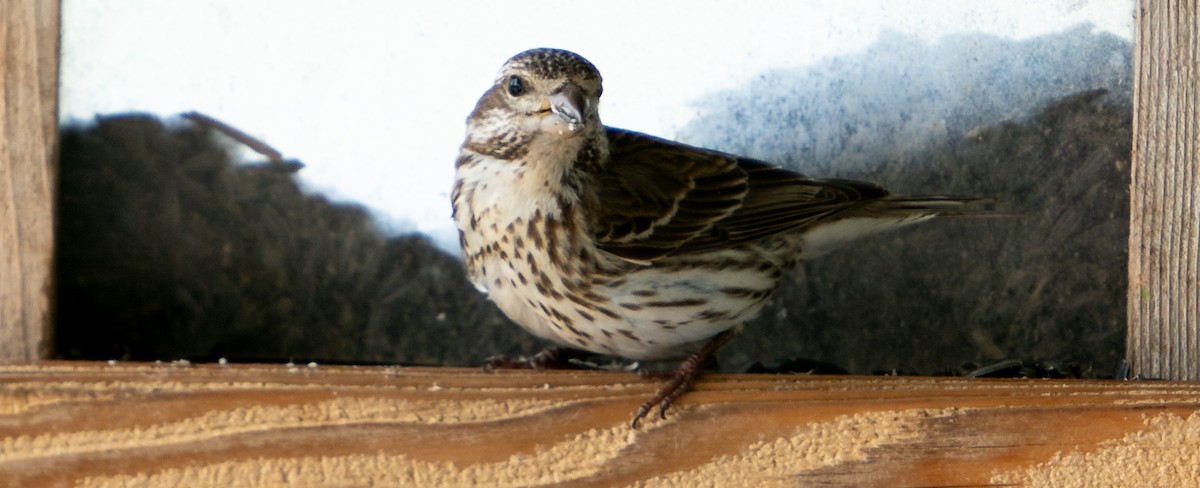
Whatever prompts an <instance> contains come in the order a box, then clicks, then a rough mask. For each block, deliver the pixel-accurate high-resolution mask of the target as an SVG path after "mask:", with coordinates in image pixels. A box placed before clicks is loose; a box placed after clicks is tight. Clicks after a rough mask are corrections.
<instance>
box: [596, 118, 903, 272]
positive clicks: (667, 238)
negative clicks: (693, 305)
mask: <svg viewBox="0 0 1200 488" xmlns="http://www.w3.org/2000/svg"><path fill="white" fill-rule="evenodd" d="M608 138H609V147H610V154H609V156H610V161H609V164H608V165H607V167H606V168H605V171H604V173H603V174H599V175H595V184H597V185H598V189H599V191H598V195H599V202H597V204H596V206H597V212H596V213H594V215H597V217H596V219H595V221H594V222H593V229H594V230H595V234H596V238H597V242H598V243H599V244H600V246H601V248H602V249H604V250H606V251H609V252H612V253H614V254H616V255H618V256H621V257H624V258H626V259H631V260H652V259H655V258H659V257H662V256H666V255H668V254H674V255H680V254H691V253H699V252H709V251H715V250H719V249H724V248H728V247H731V246H736V245H739V244H744V243H749V242H753V241H756V240H759V239H762V238H764V237H768V236H771V235H774V234H778V233H780V232H786V231H791V230H795V229H799V228H802V227H807V226H810V225H813V224H815V223H817V222H820V221H823V220H826V219H829V218H833V217H834V216H836V215H838V214H840V213H842V212H845V211H847V210H849V209H851V208H854V207H857V206H859V204H861V203H863V202H866V201H872V200H878V199H880V198H881V197H884V196H886V195H887V192H886V191H885V190H884V189H882V188H880V187H878V186H876V185H873V184H870V183H863V182H856V181H845V180H814V179H810V178H806V177H804V176H803V175H800V174H799V173H795V172H791V171H787V170H784V169H782V168H779V167H777V166H774V165H771V164H768V163H764V162H762V161H755V160H752V159H746V158H737V157H735V156H731V155H728V154H724V153H719V152H716V151H709V150H705V149H699V148H694V147H690V146H686V145H683V144H679V143H675V142H671V141H667V140H664V139H659V138H655V137H651V136H648V135H645V134H640V133H637V132H630V131H624V130H621V129H614V128H609V129H608Z"/></svg>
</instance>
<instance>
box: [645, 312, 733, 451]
mask: <svg viewBox="0 0 1200 488" xmlns="http://www.w3.org/2000/svg"><path fill="white" fill-rule="evenodd" d="M736 333H737V332H736V330H734V329H730V330H727V331H725V332H722V333H720V334H717V335H716V336H714V337H713V338H712V339H711V340H709V341H708V343H707V344H705V345H704V347H702V348H700V350H699V351H696V353H695V354H692V355H691V356H689V357H688V358H687V359H685V360H683V362H682V363H680V364H679V368H677V369H676V370H675V372H674V373H673V374H670V379H668V380H667V383H666V384H664V385H663V386H662V387H661V388H659V389H658V392H657V393H655V394H654V396H653V397H651V398H650V400H648V401H647V402H646V403H643V404H642V406H641V407H639V408H638V409H637V412H636V413H634V414H633V421H632V422H631V423H630V426H632V427H633V428H635V429H636V428H638V424H639V423H641V421H642V419H643V418H645V417H646V415H648V414H649V413H650V410H651V409H653V408H654V407H655V406H656V405H657V406H658V416H659V418H664V419H665V418H667V409H668V408H671V404H672V403H674V402H675V400H678V399H679V397H681V396H683V394H684V393H687V392H688V390H691V389H692V384H693V383H695V382H696V379H697V378H699V377H700V373H701V372H702V371H703V366H704V365H705V364H707V363H708V360H709V359H711V358H712V357H713V354H714V353H716V352H717V349H720V348H721V346H724V345H725V343H727V342H729V340H730V339H733V336H734V334H736ZM641 374H642V376H643V377H653V376H657V375H659V374H658V373H641Z"/></svg>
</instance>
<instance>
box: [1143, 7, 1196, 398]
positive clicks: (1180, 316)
mask: <svg viewBox="0 0 1200 488" xmlns="http://www.w3.org/2000/svg"><path fill="white" fill-rule="evenodd" d="M1197 4H1198V2H1197V0H1182V1H1166V0H1140V2H1139V5H1138V9H1137V33H1138V34H1137V41H1136V42H1137V45H1136V47H1135V54H1134V58H1135V60H1134V71H1135V72H1134V105H1133V106H1134V118H1133V137H1134V140H1133V169H1132V171H1133V174H1132V183H1131V187H1130V193H1131V195H1130V197H1131V203H1130V216H1131V218H1130V225H1129V295H1128V297H1129V298H1128V300H1129V302H1128V303H1129V305H1128V314H1129V332H1128V346H1127V354H1128V356H1129V358H1130V361H1131V363H1132V367H1133V370H1132V371H1133V373H1134V374H1135V375H1140V376H1142V377H1147V378H1164V379H1173V380H1191V381H1196V380H1200V21H1198V20H1197V15H1200V8H1198V7H1197Z"/></svg>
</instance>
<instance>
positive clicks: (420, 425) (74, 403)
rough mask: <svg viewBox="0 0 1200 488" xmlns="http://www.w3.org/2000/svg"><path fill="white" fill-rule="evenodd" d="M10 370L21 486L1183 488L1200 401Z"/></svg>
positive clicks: (1060, 384)
mask: <svg viewBox="0 0 1200 488" xmlns="http://www.w3.org/2000/svg"><path fill="white" fill-rule="evenodd" d="M657 385H658V382H657V381H651V380H643V379H641V378H639V377H637V376H636V375H634V374H632V373H627V372H613V373H603V372H512V371H506V372H500V373H496V374H487V373H482V372H480V371H479V370H472V369H452V368H399V367H380V366H360V367H348V366H312V367H310V366H308V365H294V366H285V365H237V366H234V365H228V366H222V365H190V364H172V363H166V364H147V363H140V364H138V363H133V364H130V363H114V364H106V363H65V362H42V363H36V364H25V365H12V364H10V365H7V366H0V473H2V475H0V479H2V480H4V481H5V482H8V483H11V484H12V485H11V486H74V485H86V486H131V485H136V486H201V485H203V486H282V485H292V486H465V485H475V484H477V485H483V486H515V485H522V486H524V485H534V484H567V483H569V484H571V485H572V486H624V485H628V484H630V483H633V482H638V481H649V482H650V483H649V484H652V485H660V486H696V485H715V486H763V485H767V486H777V485H785V486H795V485H801V486H809V485H812V486H832V485H836V486H982V485H994V484H999V485H1004V486H1013V485H1020V486H1026V485H1029V486H1188V485H1189V484H1190V483H1194V482H1195V477H1194V476H1195V475H1196V469H1197V468H1196V467H1197V466H1200V384H1195V383H1168V382H1115V381H1060V380H984V379H974V380H971V379H958V378H903V377H835V376H807V375H711V376H707V377H705V378H704V379H702V380H701V381H700V382H699V383H698V385H697V389H696V391H695V392H693V393H691V394H689V395H687V396H685V397H683V398H682V399H681V400H680V402H679V404H678V405H676V406H675V407H674V408H673V409H672V410H671V411H670V412H669V414H668V416H667V418H666V420H661V419H658V418H657V417H655V416H651V417H650V418H649V419H648V421H647V422H646V424H645V425H643V426H642V428H641V429H639V430H632V429H631V428H630V427H629V419H630V416H631V415H632V413H633V411H634V410H635V409H636V408H637V406H638V405H640V404H641V402H642V401H643V400H645V399H646V398H647V397H648V396H649V395H651V394H652V393H653V391H654V390H655V388H656V387H657Z"/></svg>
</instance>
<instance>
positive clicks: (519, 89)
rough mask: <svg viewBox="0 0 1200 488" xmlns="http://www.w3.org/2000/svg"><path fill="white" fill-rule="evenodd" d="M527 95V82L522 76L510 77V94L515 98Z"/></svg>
mask: <svg viewBox="0 0 1200 488" xmlns="http://www.w3.org/2000/svg"><path fill="white" fill-rule="evenodd" d="M524 93H525V81H524V80H522V79H521V77H520V76H517V75H512V76H510V77H508V94H509V95H512V96H514V97H519V96H521V95H522V94H524Z"/></svg>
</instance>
